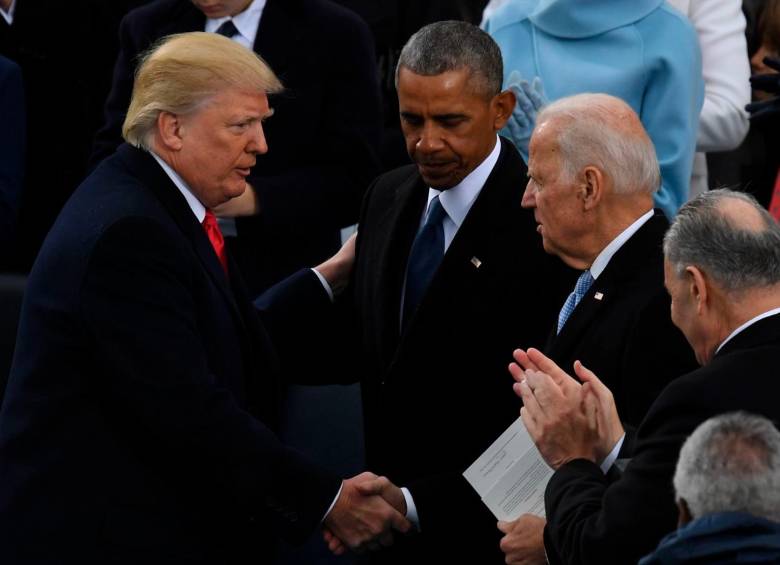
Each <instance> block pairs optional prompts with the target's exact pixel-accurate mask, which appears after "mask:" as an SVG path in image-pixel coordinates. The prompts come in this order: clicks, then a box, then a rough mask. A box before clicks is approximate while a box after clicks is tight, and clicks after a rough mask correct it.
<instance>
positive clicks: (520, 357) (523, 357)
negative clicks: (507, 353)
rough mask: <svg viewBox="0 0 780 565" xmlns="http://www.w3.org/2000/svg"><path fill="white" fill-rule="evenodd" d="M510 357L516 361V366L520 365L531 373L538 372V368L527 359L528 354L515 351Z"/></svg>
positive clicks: (520, 350)
mask: <svg viewBox="0 0 780 565" xmlns="http://www.w3.org/2000/svg"><path fill="white" fill-rule="evenodd" d="M512 357H513V358H514V360H515V361H517V364H518V365H520V366H521V367H522V368H523V369H525V370H526V371H527V370H528V369H531V370H533V371H538V370H539V367H537V366H536V364H535V363H533V362H532V361H531V360H530V359H529V358H528V353H526V352H525V351H523V350H522V349H515V350H514V351H513V352H512Z"/></svg>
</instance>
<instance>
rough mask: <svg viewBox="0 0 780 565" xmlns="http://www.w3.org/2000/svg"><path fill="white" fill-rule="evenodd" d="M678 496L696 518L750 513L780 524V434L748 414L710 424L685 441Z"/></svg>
mask: <svg viewBox="0 0 780 565" xmlns="http://www.w3.org/2000/svg"><path fill="white" fill-rule="evenodd" d="M674 490H675V493H676V496H677V498H678V499H680V498H682V499H684V500H685V502H686V503H687V504H688V509H689V510H690V512H691V515H692V516H693V517H694V518H701V517H702V516H706V515H707V514H714V513H716V512H746V513H749V514H752V515H754V516H759V517H761V518H766V519H767V520H772V521H774V522H780V431H778V430H777V428H775V426H773V425H772V422H770V421H769V420H767V419H766V418H764V417H762V416H756V415H753V414H748V413H746V412H732V413H729V414H723V415H720V416H716V417H714V418H710V419H709V420H707V421H705V422H704V423H703V424H701V425H700V426H699V427H698V428H696V430H695V431H694V432H693V433H692V434H691V435H690V437H689V438H688V439H687V440H685V443H684V444H683V446H682V449H681V450H680V458H679V459H678V461H677V468H676V469H675V472H674Z"/></svg>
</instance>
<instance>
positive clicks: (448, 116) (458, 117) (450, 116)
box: [433, 113, 466, 120]
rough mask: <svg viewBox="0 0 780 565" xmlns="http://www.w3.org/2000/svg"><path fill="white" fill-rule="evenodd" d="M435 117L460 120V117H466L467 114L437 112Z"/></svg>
mask: <svg viewBox="0 0 780 565" xmlns="http://www.w3.org/2000/svg"><path fill="white" fill-rule="evenodd" d="M433 117H434V119H437V120H458V119H461V118H465V117H466V115H465V114H456V113H451V114H435V115H434V116H433Z"/></svg>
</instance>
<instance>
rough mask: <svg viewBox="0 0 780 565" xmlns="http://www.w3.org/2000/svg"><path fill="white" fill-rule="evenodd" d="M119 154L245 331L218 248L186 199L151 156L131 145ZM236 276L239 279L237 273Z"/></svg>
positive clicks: (124, 146)
mask: <svg viewBox="0 0 780 565" xmlns="http://www.w3.org/2000/svg"><path fill="white" fill-rule="evenodd" d="M117 152H118V153H119V155H120V157H121V158H122V160H123V161H124V162H125V163H126V164H127V166H128V168H129V169H130V170H131V171H132V172H133V173H134V174H135V175H137V176H138V177H140V178H141V179H142V180H143V181H144V183H145V185H146V186H148V187H149V189H150V190H151V191H152V192H153V193H154V194H155V196H156V197H157V198H158V199H159V200H160V202H162V204H163V206H165V208H166V209H167V210H168V212H169V214H170V215H171V218H173V221H174V222H175V223H176V225H177V226H178V227H179V229H180V230H181V231H182V233H183V234H184V237H186V238H187V240H188V241H189V242H190V243H191V244H192V248H193V250H194V252H195V254H196V255H197V257H198V259H199V260H200V262H201V264H202V265H203V268H204V269H205V271H206V272H207V273H208V275H209V278H211V280H212V282H213V283H214V286H216V287H217V289H219V292H220V294H221V295H222V297H223V298H224V300H225V302H226V303H227V305H228V307H229V308H230V310H231V312H232V313H233V316H234V318H235V319H236V321H237V323H238V324H239V326H240V327H244V321H243V319H242V317H241V314H240V311H239V309H238V306H237V305H236V301H235V298H234V297H233V293H232V292H231V290H230V287H229V285H228V281H227V277H226V276H225V272H224V271H223V270H222V265H221V264H220V262H219V259H218V258H217V254H216V253H214V248H213V247H212V246H211V242H210V241H209V239H208V237H207V236H206V232H205V231H204V230H203V226H201V225H200V224H199V223H198V220H197V218H195V215H194V214H193V213H192V210H191V209H190V207H189V205H188V204H187V201H186V200H185V199H184V196H182V194H181V192H179V190H178V189H177V188H176V186H175V185H174V184H173V182H172V181H171V179H170V178H168V175H166V174H165V171H163V170H162V168H161V167H160V166H159V165H158V164H157V162H156V161H155V160H154V158H153V157H152V156H151V155H149V154H148V153H146V152H144V151H141V150H140V149H136V148H134V147H131V146H130V145H127V144H124V145H122V146H120V147H119V149H118V150H117ZM234 274H235V276H239V275H238V274H237V273H234Z"/></svg>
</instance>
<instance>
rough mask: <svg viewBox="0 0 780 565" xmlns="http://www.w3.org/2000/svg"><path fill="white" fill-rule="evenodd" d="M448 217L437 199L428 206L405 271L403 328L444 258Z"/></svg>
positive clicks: (436, 197)
mask: <svg viewBox="0 0 780 565" xmlns="http://www.w3.org/2000/svg"><path fill="white" fill-rule="evenodd" d="M446 215H447V212H446V211H445V210H444V207H443V206H442V205H441V202H439V197H438V196H435V197H434V198H433V200H431V204H430V206H428V216H427V217H426V219H425V224H423V227H422V228H421V229H420V231H419V232H418V233H417V237H415V238H414V243H412V250H411V251H410V252H409V263H408V265H407V267H406V292H405V293H404V311H403V326H404V327H406V325H407V324H408V322H409V320H410V319H411V318H412V315H413V314H414V311H415V310H416V309H417V306H418V305H419V304H420V300H421V299H422V297H423V294H425V291H426V289H427V288H428V285H429V284H430V282H431V279H432V278H433V274H434V273H435V272H436V269H437V268H438V266H439V263H441V260H442V257H444V226H443V224H442V221H443V220H444V217H445V216H446Z"/></svg>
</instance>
